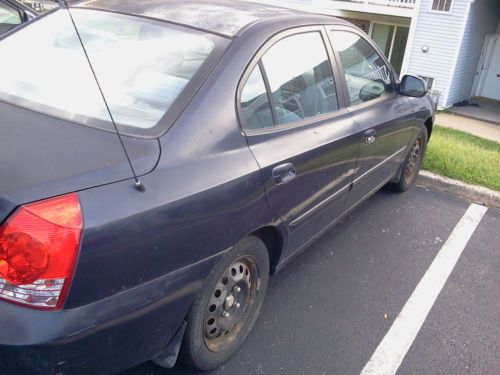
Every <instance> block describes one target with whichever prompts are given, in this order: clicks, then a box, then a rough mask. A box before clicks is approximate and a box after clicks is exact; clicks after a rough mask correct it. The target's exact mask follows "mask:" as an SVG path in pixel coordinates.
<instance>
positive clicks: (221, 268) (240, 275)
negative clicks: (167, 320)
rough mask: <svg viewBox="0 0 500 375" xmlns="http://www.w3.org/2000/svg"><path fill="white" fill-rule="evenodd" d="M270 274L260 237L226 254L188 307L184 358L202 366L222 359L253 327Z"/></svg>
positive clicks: (217, 363)
mask: <svg viewBox="0 0 500 375" xmlns="http://www.w3.org/2000/svg"><path fill="white" fill-rule="evenodd" d="M268 280H269V256H268V252H267V248H266V246H265V244H264V243H263V242H262V241H261V240H260V239H259V238H258V237H256V236H249V237H247V238H245V239H243V240H242V241H241V242H239V243H238V244H237V245H236V246H234V248H233V249H232V250H230V251H229V252H228V253H227V254H225V255H224V257H223V258H222V259H221V260H220V261H219V263H218V264H217V266H216V267H215V268H214V270H212V272H211V274H210V276H209V277H208V279H207V282H206V284H205V286H204V288H203V290H202V292H201V293H200V295H199V296H198V298H197V299H196V301H195V302H194V304H193V306H192V307H191V309H190V311H189V314H188V317H187V327H186V333H185V336H184V340H183V343H182V347H181V353H180V359H181V361H182V362H184V363H185V364H187V365H189V366H191V367H193V368H195V369H197V370H202V371H206V370H211V369H214V368H217V367H219V366H221V365H222V364H224V363H225V362H226V361H227V360H228V359H229V358H230V357H231V356H232V355H233V354H234V353H235V352H236V351H237V350H238V349H239V348H240V347H241V345H242V344H243V342H244V341H245V339H246V337H247V336H248V334H249V333H250V331H251V329H252V328H253V325H254V323H255V321H256V320H257V317H258V315H259V312H260V309H261V307H262V303H263V302H264V297H265V294H266V290H267V284H268Z"/></svg>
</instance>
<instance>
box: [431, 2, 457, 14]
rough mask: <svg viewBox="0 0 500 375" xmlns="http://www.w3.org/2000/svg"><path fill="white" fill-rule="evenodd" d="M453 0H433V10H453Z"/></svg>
mask: <svg viewBox="0 0 500 375" xmlns="http://www.w3.org/2000/svg"><path fill="white" fill-rule="evenodd" d="M452 1H453V0H432V8H431V9H432V10H435V11H438V12H449V11H451V3H452Z"/></svg>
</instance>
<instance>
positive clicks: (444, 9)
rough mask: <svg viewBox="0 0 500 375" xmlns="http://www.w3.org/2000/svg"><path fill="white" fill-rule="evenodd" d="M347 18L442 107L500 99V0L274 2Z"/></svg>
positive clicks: (311, 0) (395, 65)
mask: <svg viewBox="0 0 500 375" xmlns="http://www.w3.org/2000/svg"><path fill="white" fill-rule="evenodd" d="M263 2H265V3H268V4H269V3H274V4H279V5H282V6H288V7H292V8H298V9H302V10H306V11H313V12H320V13H326V14H331V15H334V16H337V17H342V18H344V19H347V20H349V21H351V22H353V23H354V24H355V25H357V26H358V27H360V28H361V29H363V30H364V31H365V32H366V33H367V34H369V35H370V36H371V37H372V38H373V39H374V40H375V42H376V43H377V44H378V45H379V47H380V49H381V50H382V51H383V52H384V53H385V54H386V56H387V57H388V58H389V61H390V62H391V64H392V65H393V66H394V67H395V69H396V70H397V71H398V72H400V73H401V74H405V73H409V74H414V75H418V76H421V77H424V78H425V79H426V81H427V82H428V86H429V88H430V89H431V90H432V91H433V92H435V93H437V94H438V95H439V106H440V107H444V108H446V107H450V106H451V105H453V103H456V102H460V101H463V100H468V99H470V98H471V97H475V96H481V97H486V98H489V99H492V100H500V0H271V1H263Z"/></svg>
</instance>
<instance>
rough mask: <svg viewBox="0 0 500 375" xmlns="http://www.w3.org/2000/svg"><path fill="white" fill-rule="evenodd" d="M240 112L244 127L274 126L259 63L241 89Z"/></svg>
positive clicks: (249, 128) (260, 127)
mask: <svg viewBox="0 0 500 375" xmlns="http://www.w3.org/2000/svg"><path fill="white" fill-rule="evenodd" d="M241 114H242V117H243V118H242V121H243V124H244V126H245V129H248V130H252V129H263V128H268V127H270V126H274V121H273V115H272V112H271V104H270V103H269V96H268V94H267V91H266V85H265V83H264V78H263V77H262V72H261V70H260V65H256V66H255V68H254V69H253V71H252V73H251V74H250V77H248V80H247V82H246V84H245V86H244V87H243V90H242V91H241Z"/></svg>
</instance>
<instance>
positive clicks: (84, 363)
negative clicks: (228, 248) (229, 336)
mask: <svg viewBox="0 0 500 375" xmlns="http://www.w3.org/2000/svg"><path fill="white" fill-rule="evenodd" d="M217 260H218V256H216V257H212V258H209V259H207V260H205V261H203V262H200V263H196V264H195V265H192V266H190V267H187V268H185V269H183V270H180V271H177V272H175V273H173V274H170V275H167V276H165V277H162V278H159V279H156V280H153V281H151V282H148V283H146V284H143V285H141V286H139V287H137V288H134V289H130V290H128V291H125V292H123V293H119V294H117V295H115V296H113V297H110V298H106V299H104V300H100V301H98V302H95V303H92V304H89V305H86V306H82V307H79V308H75V309H71V310H63V311H58V312H48V311H37V310H31V309H26V308H23V307H20V306H16V305H12V304H9V303H6V302H0V374H2V375H11V374H12V375H19V374H37V375H41V374H108V373H116V372H118V371H121V370H124V369H127V368H130V367H132V366H134V365H136V364H139V363H141V362H144V361H146V360H148V359H151V358H153V357H155V356H157V355H158V354H160V353H172V351H173V350H174V349H176V346H178V344H179V340H180V339H181V338H182V335H179V334H178V332H179V330H180V329H182V327H183V323H184V317H185V315H186V313H187V311H188V309H189V307H190V306H191V304H192V301H193V300H194V298H195V295H196V293H197V291H198V290H199V289H200V287H201V286H202V283H203V280H204V278H205V276H206V275H208V273H209V272H210V269H212V267H213V266H214V264H215V263H216V261H217ZM179 336H180V338H179ZM169 344H170V346H169Z"/></svg>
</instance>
